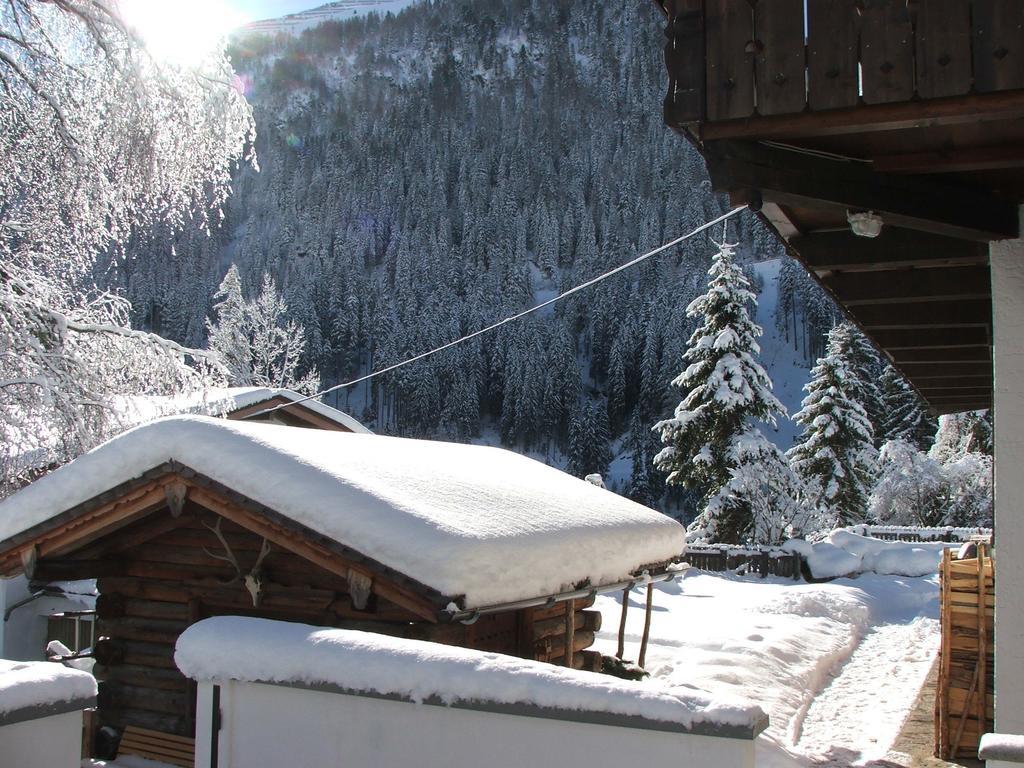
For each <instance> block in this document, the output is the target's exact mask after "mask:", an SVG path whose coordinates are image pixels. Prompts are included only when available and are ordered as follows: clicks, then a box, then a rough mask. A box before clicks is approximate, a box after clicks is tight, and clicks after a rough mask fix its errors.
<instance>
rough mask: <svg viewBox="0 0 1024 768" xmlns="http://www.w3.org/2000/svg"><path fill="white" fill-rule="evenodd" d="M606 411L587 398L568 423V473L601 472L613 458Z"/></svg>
mask: <svg viewBox="0 0 1024 768" xmlns="http://www.w3.org/2000/svg"><path fill="white" fill-rule="evenodd" d="M608 442H609V435H608V412H607V410H606V409H605V408H604V407H603V406H601V405H600V404H598V403H595V402H594V401H593V400H590V399H587V400H586V401H585V402H584V403H582V405H581V406H580V408H579V409H578V410H577V412H576V414H575V416H574V417H573V419H572V422H571V423H570V424H569V468H568V471H569V474H572V475H576V476H577V477H585V476H587V475H590V474H594V473H597V474H600V475H604V474H605V473H607V471H608V464H609V463H610V462H611V460H612V456H611V450H610V448H609V445H608Z"/></svg>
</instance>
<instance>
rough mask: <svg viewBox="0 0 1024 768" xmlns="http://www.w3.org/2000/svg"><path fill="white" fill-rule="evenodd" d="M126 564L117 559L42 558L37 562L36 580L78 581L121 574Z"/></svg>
mask: <svg viewBox="0 0 1024 768" xmlns="http://www.w3.org/2000/svg"><path fill="white" fill-rule="evenodd" d="M123 573H124V564H123V563H120V562H117V561H115V560H58V561H55V562H50V561H47V560H41V561H39V562H38V563H37V564H36V570H35V574H34V576H33V578H34V579H35V580H36V581H77V580H79V579H97V578H99V577H100V576H120V575H121V574H123Z"/></svg>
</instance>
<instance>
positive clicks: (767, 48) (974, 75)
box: [662, 0, 1024, 139]
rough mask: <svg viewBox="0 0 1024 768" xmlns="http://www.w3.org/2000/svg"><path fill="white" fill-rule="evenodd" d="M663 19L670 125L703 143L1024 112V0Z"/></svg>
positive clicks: (832, 6)
mask: <svg viewBox="0 0 1024 768" xmlns="http://www.w3.org/2000/svg"><path fill="white" fill-rule="evenodd" d="M662 10H663V11H664V12H665V14H666V16H667V19H668V24H667V26H666V29H665V35H666V37H667V43H666V45H665V63H666V67H667V70H668V76H669V86H668V93H667V95H666V98H665V120H666V122H667V123H668V124H669V125H672V126H691V125H697V126H700V130H701V131H702V136H701V138H708V139H714V138H737V137H747V138H749V137H754V136H758V135H761V134H768V133H771V134H779V133H785V134H786V135H789V136H799V135H822V134H826V133H827V134H833V133H846V132H855V131H858V130H866V129H870V130H884V129H886V128H902V127H910V126H913V125H923V124H926V123H927V124H933V125H934V124H940V123H942V124H950V123H952V122H963V121H964V119H965V114H964V113H965V109H967V110H968V111H969V112H970V113H972V114H981V113H983V114H985V115H987V116H992V117H1000V116H1003V115H1008V114H1012V115H1016V116H1017V117H1019V116H1020V115H1021V111H1022V109H1024V93H1020V92H1018V93H1016V94H1013V93H1010V92H1013V91H1021V89H1024V50H1022V48H1021V39H1022V35H1024V30H1022V28H1021V24H1022V18H1024V11H1022V4H1021V3H1020V2H1019V0H753V1H751V0H665V2H664V5H662ZM878 107H883V108H878ZM834 110H842V111H840V112H833V111H834ZM829 112H831V114H825V113H829ZM797 115H799V119H794V116H797ZM768 118H772V119H768Z"/></svg>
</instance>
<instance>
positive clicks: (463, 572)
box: [0, 416, 684, 608]
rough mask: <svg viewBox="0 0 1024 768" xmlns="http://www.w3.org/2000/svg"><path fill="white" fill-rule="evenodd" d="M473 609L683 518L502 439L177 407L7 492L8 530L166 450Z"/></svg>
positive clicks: (621, 573)
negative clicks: (325, 426) (320, 425)
mask: <svg viewBox="0 0 1024 768" xmlns="http://www.w3.org/2000/svg"><path fill="white" fill-rule="evenodd" d="M170 460H176V461H178V462H180V463H181V464H184V465H185V466H187V467H190V468H192V469H194V470H195V471H197V472H199V473H200V474H203V475H206V476H207V477H209V478H211V479H212V480H214V481H216V482H218V483H221V484H222V485H225V486H227V487H228V488H231V489H232V490H234V491H236V492H238V493H240V494H242V495H244V496H246V497H248V498H250V499H253V500H254V501H256V502H258V503H260V504H263V505H264V506H266V507H269V508H270V509H272V510H275V511H276V512H278V513H279V514H281V515H284V516H286V517H288V518H291V519H292V520H295V521H296V522H298V523H301V524H302V525H305V526H307V527H308V528H311V529H312V530H314V531H316V532H317V533H320V534H322V535H324V536H327V537H328V538H330V539H333V540H334V541H337V542H341V543H344V544H345V545H346V546H348V547H351V548H353V549H355V550H357V551H359V552H361V553H362V554H364V555H366V556H368V557H371V558H373V559H375V560H377V561H378V562H380V563H383V564H384V565H387V566H389V567H391V568H393V569H395V570H397V571H400V572H402V573H404V574H406V575H408V576H410V577H412V578H413V579H416V580H418V581H419V582H421V583H423V584H425V585H427V586H429V587H432V588H433V589H435V590H436V591H438V592H440V593H442V594H443V595H445V596H448V597H457V596H460V595H463V596H464V597H465V600H464V604H463V606H462V607H464V608H474V607H480V606H483V605H488V604H494V603H502V602H506V601H511V600H519V599H524V598H529V597H537V596H540V595H548V594H553V593H556V592H559V591H563V590H566V589H573V588H575V587H576V585H577V584H579V583H580V582H583V581H586V580H589V582H590V583H591V584H593V585H601V584H608V583H613V582H615V581H618V580H620V579H622V578H624V577H626V576H628V575H630V574H632V573H634V572H635V571H637V570H639V569H641V568H643V567H646V566H648V565H651V564H653V563H662V562H665V561H668V560H671V559H672V558H674V557H675V556H677V555H678V554H679V552H680V551H681V550H682V547H683V540H684V531H683V528H682V526H680V525H679V524H678V523H677V522H675V521H673V520H671V519H669V518H668V517H666V516H664V515H662V514H660V513H658V512H655V511H653V510H651V509H648V508H647V507H643V506H641V505H639V504H636V503H634V502H632V501H629V500H628V499H625V498H623V497H621V496H617V495H616V494H614V493H610V492H609V491H605V490H602V489H600V488H597V487H595V486H593V485H591V484H590V483H587V482H584V481H583V480H579V479H577V478H574V477H571V476H570V475H567V474H565V473H564V472H561V471H559V470H557V469H553V468H551V467H548V466H545V465H544V464H541V463H540V462H538V461H534V460H533V459H529V458H526V457H524V456H520V455H518V454H515V453H512V452H511V451H506V450H502V449H497V448H488V447H483V446H474V445H460V444H456V443H444V442H433V441H426V440H408V439H403V438H396V437H382V436H378V435H365V434H352V433H347V432H328V431H322V430H314V429H301V428H295V427H283V426H277V425H270V424H257V423H252V422H241V421H229V420H226V419H214V418H209V417H200V416H189V417H174V418H168V419H164V420H162V421H157V422H153V423H151V424H147V425H145V426H141V427H137V428H136V429H133V430H130V431H128V432H125V433H124V434H122V435H120V436H118V437H116V438H114V439H113V440H111V441H109V442H107V443H105V444H104V445H101V446H100V447H99V448H97V449H95V450H93V451H91V452H89V453H87V454H85V455H84V456H81V457H80V458H78V459H76V460H75V461H73V462H71V463H70V464H68V465H66V466H64V467H61V468H60V469H58V470H56V471H55V472H53V473H51V474H49V475H47V476H46V477H44V478H41V479H40V480H38V481H37V482H35V483H33V484H32V485H30V486H29V487H27V488H25V489H23V490H21V491H19V492H18V493H16V494H14V495H12V496H10V497H9V498H7V499H5V500H4V501H3V502H2V503H0V541H3V540H5V539H8V538H10V537H11V536H14V535H15V534H17V533H20V532H22V531H24V530H26V529H28V528H30V527H32V526H34V525H37V524H39V523H41V522H44V521H46V520H48V519H50V518H52V517H53V516H55V515H58V514H60V513H61V512H63V511H64V510H66V509H69V508H71V507H73V506H75V505H76V504H79V503H81V502H83V501H86V500H88V499H91V498H93V497H95V496H96V495H98V494H100V493H103V492H104V491H107V490H109V489H110V488H113V487H115V486H117V485H119V484H121V483H123V482H125V481H127V480H130V479H132V478H134V477H138V476H139V475H141V474H142V473H144V472H146V471H147V470H150V469H152V468H154V467H157V466H159V465H161V464H163V463H165V462H167V461H170Z"/></svg>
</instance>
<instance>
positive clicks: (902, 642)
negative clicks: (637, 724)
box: [593, 568, 939, 768]
mask: <svg viewBox="0 0 1024 768" xmlns="http://www.w3.org/2000/svg"><path fill="white" fill-rule="evenodd" d="M621 601H622V596H621V594H615V595H612V594H609V595H600V596H598V598H597V603H596V607H597V608H598V609H599V610H600V611H601V613H602V614H603V623H602V629H601V630H599V631H598V633H597V639H596V641H595V644H594V646H593V648H594V649H595V650H598V651H600V652H602V653H605V654H614V653H615V650H616V644H617V640H616V635H617V631H618V624H619V615H620V611H621V606H622V602H621ZM629 601H630V610H629V613H628V617H627V624H626V648H625V657H626V658H627V659H636V658H637V653H638V651H639V645H640V638H641V636H642V634H643V625H644V610H643V605H644V592H643V590H642V589H637V590H634V591H633V592H631V593H630V598H629ZM937 615H938V587H937V577H935V576H932V577H925V578H914V579H907V578H895V577H891V576H878V575H875V574H865V575H863V576H861V577H859V578H858V579H857V580H856V581H851V580H838V581H832V582H828V583H823V584H806V583H800V582H794V581H791V580H788V579H780V578H776V577H768V578H766V579H761V578H759V577H753V578H748V577H740V576H736V575H732V574H712V573H704V572H701V571H698V570H697V569H693V568H691V569H690V570H689V571H687V573H686V576H685V577H684V578H683V579H681V580H678V581H676V582H674V583H671V584H658V585H656V586H655V588H654V612H653V621H652V624H651V637H650V645H649V647H648V650H647V660H646V669H647V671H648V672H649V673H650V674H651V677H650V678H648V679H647V681H646V682H647V684H663V685H677V684H684V683H685V684H690V685H695V686H698V687H699V688H702V689H705V690H709V691H715V692H716V693H721V694H722V695H736V696H744V697H747V698H749V699H750V700H752V701H756V702H757V703H758V704H760V705H761V706H762V707H763V708H764V709H765V711H766V712H767V713H768V716H769V718H770V725H769V728H768V730H767V731H766V732H765V733H764V734H763V735H762V736H761V737H760V739H759V740H758V745H757V751H758V753H757V761H756V762H757V765H759V766H771V768H775V767H776V766H779V767H781V766H785V767H786V768H790V767H791V766H805V765H809V764H812V765H819V764H823V763H821V762H820V761H819V760H818V759H817V757H815V758H814V759H807V758H806V757H804V756H803V755H802V754H800V755H794V754H793V753H802V752H807V753H814V754H815V755H817V754H819V750H818V747H819V746H820V745H826V744H828V745H836V746H838V747H841V748H845V749H847V750H850V751H851V754H855V753H856V751H858V750H864V749H868V748H869V747H870V748H871V749H872V750H878V751H880V752H881V755H876V756H881V757H884V755H885V752H886V751H887V749H888V747H889V746H890V745H891V744H892V742H893V741H894V740H895V738H896V736H897V734H898V732H899V730H900V727H901V725H902V723H903V720H904V718H905V716H906V714H907V712H908V711H909V710H910V709H911V708H912V706H913V704H914V702H915V700H916V698H917V694H918V692H919V691H920V688H921V685H922V683H923V682H924V679H925V677H926V676H927V674H928V671H929V669H930V667H931V662H932V660H933V659H934V656H935V651H936V648H937V646H938V636H939V627H938V621H937V619H936V617H937ZM869 641H870V643H869ZM862 643H863V644H864V650H865V651H866V652H869V653H868V656H869V658H865V659H864V660H863V661H864V664H860V663H859V661H858V659H859V656H860V648H861V644H862ZM848 666H849V667H850V668H851V670H850V671H851V673H852V674H851V675H847V674H846V672H847V667H848ZM854 666H855V667H856V669H853V667H854ZM847 678H849V679H847ZM830 712H831V713H832V714H833V715H834V716H830V715H829V713H830ZM805 722H806V723H807V727H806V728H805ZM865 734H869V735H870V737H871V738H873V739H877V741H875V742H872V743H870V744H869V743H868V741H869V739H868V737H867V736H866V735H865ZM823 751H827V749H826V750H823ZM843 764H844V765H848V764H860V763H859V762H856V763H855V761H854V758H853V757H851V758H850V760H849V761H848V762H843Z"/></svg>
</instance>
